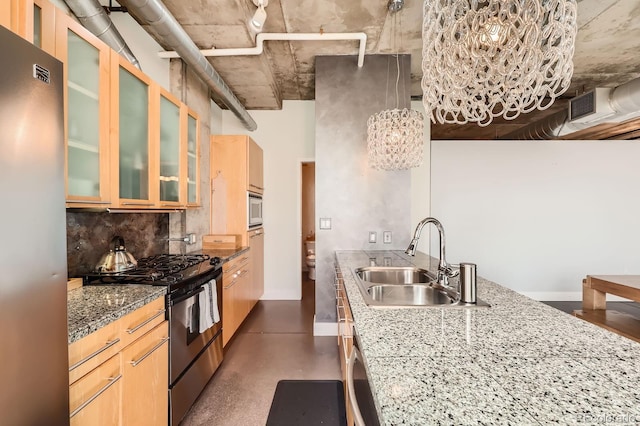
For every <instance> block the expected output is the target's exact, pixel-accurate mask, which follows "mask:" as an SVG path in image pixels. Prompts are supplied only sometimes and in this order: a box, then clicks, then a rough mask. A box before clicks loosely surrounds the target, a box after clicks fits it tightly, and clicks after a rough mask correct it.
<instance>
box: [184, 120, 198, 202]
mask: <svg viewBox="0 0 640 426" xmlns="http://www.w3.org/2000/svg"><path fill="white" fill-rule="evenodd" d="M198 124H199V123H198V118H197V116H196V115H195V114H194V113H192V112H189V113H188V115H187V204H189V205H198V204H200V197H199V193H198V180H199V173H198V172H199V167H198V157H199V156H198V154H199V146H200V144H199V143H198V142H199V137H198V136H199V133H198V131H199V126H198Z"/></svg>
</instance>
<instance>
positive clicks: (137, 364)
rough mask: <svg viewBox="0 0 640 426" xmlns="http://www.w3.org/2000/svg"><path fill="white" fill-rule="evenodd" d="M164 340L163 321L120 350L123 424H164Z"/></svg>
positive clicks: (166, 374)
mask: <svg viewBox="0 0 640 426" xmlns="http://www.w3.org/2000/svg"><path fill="white" fill-rule="evenodd" d="M168 341H169V325H168V322H167V321H165V322H163V323H161V324H160V325H159V326H157V327H156V328H154V329H153V330H151V331H150V332H149V333H147V334H145V335H144V336H142V337H141V338H139V339H138V340H136V341H135V342H133V343H132V344H131V345H129V346H128V347H126V348H125V349H124V350H123V351H122V370H123V385H122V386H123V391H122V392H123V393H122V400H123V401H124V403H123V404H122V424H123V425H136V426H147V425H148V426H156V425H162V424H165V425H166V424H167V411H168V407H169V400H168V397H169V395H168V393H167V389H168V387H169V370H168V365H169V344H168ZM130 401H135V403H130Z"/></svg>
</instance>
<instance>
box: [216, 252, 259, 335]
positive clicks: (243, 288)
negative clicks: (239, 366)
mask: <svg viewBox="0 0 640 426" xmlns="http://www.w3.org/2000/svg"><path fill="white" fill-rule="evenodd" d="M250 259H251V257H250V254H249V253H248V252H247V253H245V254H243V255H241V256H240V257H238V258H236V259H232V260H230V261H229V262H227V263H225V264H224V265H222V273H223V276H222V283H223V287H222V344H223V345H226V344H227V343H228V342H229V340H231V338H232V337H233V335H234V334H235V332H236V331H237V330H238V328H239V327H240V325H241V324H242V321H244V319H245V318H246V317H247V315H249V311H251V308H253V305H252V304H251V294H252V289H251V276H250V273H251V261H250Z"/></svg>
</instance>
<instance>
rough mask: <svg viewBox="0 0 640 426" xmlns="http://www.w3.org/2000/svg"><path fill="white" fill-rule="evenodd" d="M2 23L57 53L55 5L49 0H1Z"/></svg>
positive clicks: (48, 50) (0, 14)
mask: <svg viewBox="0 0 640 426" xmlns="http://www.w3.org/2000/svg"><path fill="white" fill-rule="evenodd" d="M0 25H2V26H4V27H6V28H9V29H10V30H11V31H13V32H14V33H16V34H18V35H19V36H21V37H23V38H25V39H27V40H29V41H30V42H32V43H33V44H35V45H36V46H38V47H39V48H41V49H42V50H44V51H45V52H47V53H49V54H51V55H54V54H55V35H54V34H55V6H53V4H52V3H50V2H49V1H48V0H2V1H0Z"/></svg>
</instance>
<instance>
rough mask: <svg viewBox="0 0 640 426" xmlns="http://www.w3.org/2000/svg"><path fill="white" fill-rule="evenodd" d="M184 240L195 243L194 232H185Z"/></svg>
mask: <svg viewBox="0 0 640 426" xmlns="http://www.w3.org/2000/svg"><path fill="white" fill-rule="evenodd" d="M185 242H186V243H187V244H195V243H196V234H187V236H186V237H185Z"/></svg>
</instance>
